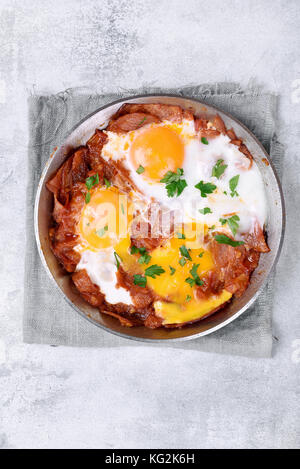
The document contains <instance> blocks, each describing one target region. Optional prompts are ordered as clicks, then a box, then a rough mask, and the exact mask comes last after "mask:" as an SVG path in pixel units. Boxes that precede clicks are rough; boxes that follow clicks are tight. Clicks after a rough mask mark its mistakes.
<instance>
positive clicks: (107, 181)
mask: <svg viewBox="0 0 300 469" xmlns="http://www.w3.org/2000/svg"><path fill="white" fill-rule="evenodd" d="M104 184H105V186H106V189H108V188H109V187H110V186H111V182H110V181H109V180H108V179H105V178H104Z"/></svg>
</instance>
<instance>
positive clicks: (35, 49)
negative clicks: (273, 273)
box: [0, 0, 300, 448]
mask: <svg viewBox="0 0 300 469" xmlns="http://www.w3.org/2000/svg"><path fill="white" fill-rule="evenodd" d="M299 25H300V2H299V1H298V0H288V1H279V0H272V1H271V0H260V1H258V0H256V1H252V0H243V1H234V0H227V1H226V2H225V1H217V0H214V1H212V2H207V1H200V0H199V1H196V0H186V1H185V2H182V1H181V0H172V1H170V0H151V1H148V0H145V1H142V0H135V1H130V0H126V1H123V0H120V1H118V0H114V1H112V0H107V1H96V0H82V1H80V0H73V1H70V0H68V1H67V0H64V1H61V0H48V1H47V2H46V1H41V0H40V1H39V0H1V2H0V162H1V171H0V191H1V206H0V220H1V223H0V235H1V238H0V240H1V243H0V256H1V258H0V262H1V269H0V285H1V295H0V308H1V309H0V448H1V447H3V448H12V447H16V448H23V447H25V448H69V447H73V448H74V447H75V448H87V447H92V448H101V447H105V448H118V447H119V448H127V447H128V448H129V447H135V448H142V447H145V446H146V447H161V448H167V447H170V448H176V447H181V448H189V447H200V448H216V447H225V448H230V447H234V448H242V447H248V448H256V447H264V448H271V447H284V448H286V447H295V446H298V447H299V441H300V438H299V437H300V429H299V423H300V416H299V370H300V321H299V313H300V299H299V290H300V275H299V274H300V267H299V255H300V244H299V229H300V219H299V206H300V191H299V179H300V177H299V174H300V158H299V151H300V143H299V136H300V132H299V124H300V58H299V50H300V32H299ZM226 80H227V81H235V82H238V83H241V85H242V86H244V87H247V86H248V85H249V84H253V83H256V85H257V86H259V87H261V88H262V89H265V90H268V91H273V92H275V93H277V94H278V95H279V96H280V105H279V110H278V111H279V129H278V138H279V140H280V141H281V142H282V143H284V145H285V147H286V159H285V168H284V175H283V184H284V192H285V196H286V205H287V213H288V219H287V233H286V239H285V244H284V248H283V252H282V256H281V259H280V263H279V265H278V268H277V282H276V290H275V291H274V297H275V308H274V336H276V339H275V338H274V344H275V345H274V357H273V358H272V359H270V360H262V359H260V360H254V359H246V358H238V357H229V356H220V355H217V354H205V353H199V352H193V351H182V350H167V349H163V350H158V349H151V348H150V347H144V346H141V347H139V348H138V349H137V348H122V349H113V350H106V349H102V350H93V349H72V348H64V347H59V348H53V347H48V346H27V345H24V344H22V305H23V287H22V285H23V267H24V266H23V259H24V245H25V242H24V241H25V240H24V233H25V226H24V218H25V217H24V213H25V187H26V181H25V174H26V145H27V141H28V133H27V102H26V100H27V97H28V95H29V94H30V93H34V92H45V93H46V92H47V93H48V92H54V93H56V92H59V91H61V90H64V89H66V88H69V87H86V88H92V89H97V90H99V91H101V92H103V91H107V92H108V91H115V90H119V89H120V88H122V89H134V88H140V87H142V86H150V85H151V86H169V87H170V86H183V85H189V84H198V83H207V82H213V81H226Z"/></svg>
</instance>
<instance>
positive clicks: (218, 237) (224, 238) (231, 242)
mask: <svg viewBox="0 0 300 469" xmlns="http://www.w3.org/2000/svg"><path fill="white" fill-rule="evenodd" d="M215 240H216V241H217V242H218V243H220V244H228V245H229V246H232V247H236V246H242V245H243V244H245V243H244V241H234V240H233V239H231V238H229V237H228V236H226V235H224V234H217V235H215Z"/></svg>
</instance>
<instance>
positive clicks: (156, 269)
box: [145, 264, 165, 278]
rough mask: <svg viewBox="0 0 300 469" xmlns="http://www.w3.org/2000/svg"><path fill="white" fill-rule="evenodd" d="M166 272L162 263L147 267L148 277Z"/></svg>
mask: <svg viewBox="0 0 300 469" xmlns="http://www.w3.org/2000/svg"><path fill="white" fill-rule="evenodd" d="M164 272H165V270H164V269H163V268H162V267H161V266H160V265H156V264H154V265H150V267H147V269H146V270H145V275H146V276H147V277H152V278H156V276H157V275H161V274H163V273H164Z"/></svg>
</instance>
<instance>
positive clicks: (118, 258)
mask: <svg viewBox="0 0 300 469" xmlns="http://www.w3.org/2000/svg"><path fill="white" fill-rule="evenodd" d="M114 256H115V259H116V263H117V269H118V268H119V267H120V263H121V262H123V260H122V257H121V256H119V254H117V253H116V252H114Z"/></svg>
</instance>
